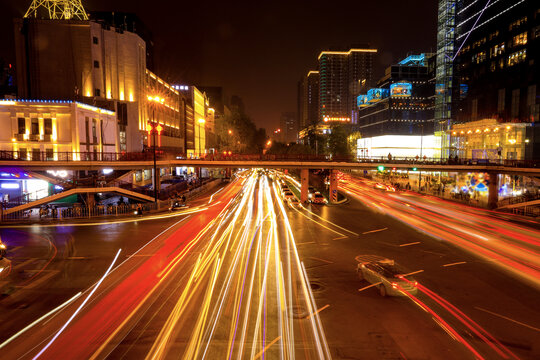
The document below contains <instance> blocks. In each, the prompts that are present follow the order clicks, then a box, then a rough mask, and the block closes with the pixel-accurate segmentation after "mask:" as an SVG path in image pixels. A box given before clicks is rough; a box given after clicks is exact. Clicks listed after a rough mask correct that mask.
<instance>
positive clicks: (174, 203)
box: [169, 199, 186, 211]
mask: <svg viewBox="0 0 540 360" xmlns="http://www.w3.org/2000/svg"><path fill="white" fill-rule="evenodd" d="M184 207H186V203H185V202H182V200H180V199H175V200H174V201H172V202H171V205H170V206H169V211H173V210H178V209H181V208H184Z"/></svg>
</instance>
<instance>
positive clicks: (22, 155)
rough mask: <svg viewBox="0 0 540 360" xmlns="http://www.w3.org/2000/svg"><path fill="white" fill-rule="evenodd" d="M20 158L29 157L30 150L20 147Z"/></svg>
mask: <svg viewBox="0 0 540 360" xmlns="http://www.w3.org/2000/svg"><path fill="white" fill-rule="evenodd" d="M19 159H24V160H26V159H28V151H27V150H26V148H20V149H19Z"/></svg>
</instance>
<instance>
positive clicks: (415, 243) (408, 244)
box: [399, 241, 420, 247]
mask: <svg viewBox="0 0 540 360" xmlns="http://www.w3.org/2000/svg"><path fill="white" fill-rule="evenodd" d="M417 244H420V241H416V242H412V243H407V244H401V245H399V246H400V247H403V246H410V245H417Z"/></svg>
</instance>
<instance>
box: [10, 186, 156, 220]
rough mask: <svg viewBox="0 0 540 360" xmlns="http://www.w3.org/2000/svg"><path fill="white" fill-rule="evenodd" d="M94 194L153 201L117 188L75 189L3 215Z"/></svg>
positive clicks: (11, 210) (14, 208) (16, 207)
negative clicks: (77, 196)
mask: <svg viewBox="0 0 540 360" xmlns="http://www.w3.org/2000/svg"><path fill="white" fill-rule="evenodd" d="M95 193H116V194H119V195H123V196H126V197H128V198H131V199H136V200H143V201H148V202H153V201H154V198H153V197H150V196H148V195H143V194H140V193H138V192H135V191H131V190H127V189H122V188H120V187H117V186H111V187H99V188H76V189H70V190H67V191H64V192H61V193H58V194H54V195H51V196H47V197H44V198H42V199H39V200H36V201H32V202H29V203H28V204H23V205H19V206H15V207H12V208H9V209H5V210H4V214H6V215H7V214H11V213H15V212H17V211H23V210H28V209H32V208H35V207H39V206H41V205H45V204H48V203H51V202H54V201H57V200H60V199H63V198H66V197H68V196H71V195H76V194H95Z"/></svg>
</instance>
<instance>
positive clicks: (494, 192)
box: [488, 172, 499, 209]
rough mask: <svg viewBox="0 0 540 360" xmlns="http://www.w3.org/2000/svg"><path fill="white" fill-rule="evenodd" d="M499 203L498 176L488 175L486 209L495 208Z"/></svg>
mask: <svg viewBox="0 0 540 360" xmlns="http://www.w3.org/2000/svg"><path fill="white" fill-rule="evenodd" d="M498 202H499V174H497V173H494V172H490V173H489V186H488V208H489V209H495V208H497V203H498Z"/></svg>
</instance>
